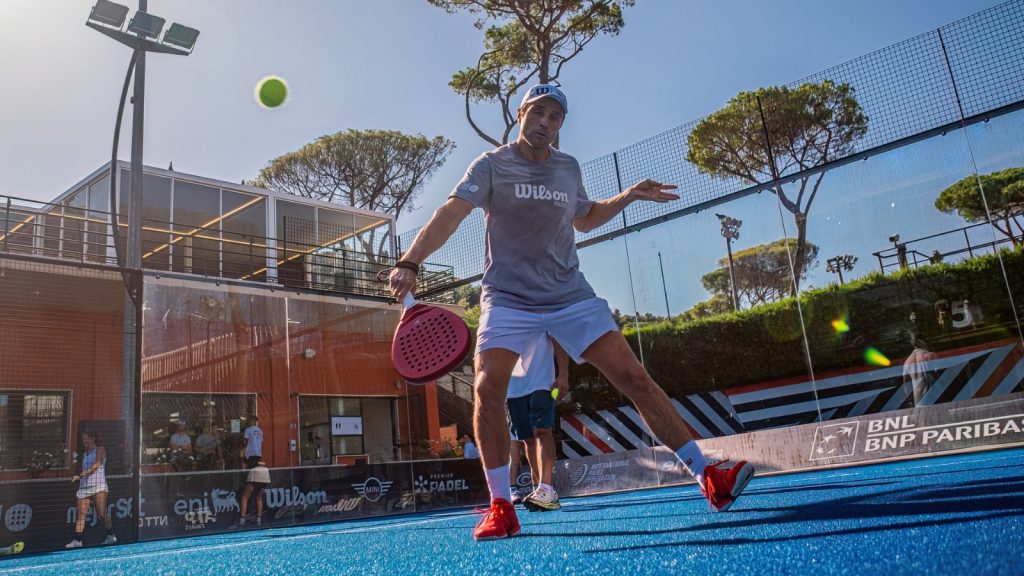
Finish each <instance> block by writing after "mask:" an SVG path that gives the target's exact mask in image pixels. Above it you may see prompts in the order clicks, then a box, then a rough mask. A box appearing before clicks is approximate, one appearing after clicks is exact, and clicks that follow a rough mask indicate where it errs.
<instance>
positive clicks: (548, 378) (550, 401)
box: [505, 334, 569, 511]
mask: <svg viewBox="0 0 1024 576" xmlns="http://www.w3.org/2000/svg"><path fill="white" fill-rule="evenodd" d="M540 338H541V340H540V341H539V342H538V343H537V344H536V346H537V349H536V352H535V354H537V357H538V358H544V357H548V358H550V357H552V356H554V360H549V361H547V362H542V361H537V362H534V363H533V364H532V366H530V371H529V372H528V373H527V374H525V375H524V376H512V378H511V379H510V380H509V385H508V399H507V400H506V401H505V405H506V410H507V412H508V421H509V433H510V434H511V439H512V443H513V446H515V445H516V444H519V443H522V444H523V445H524V446H525V448H526V460H527V461H528V462H529V463H530V477H531V479H532V482H533V485H534V486H535V487H536V488H535V489H534V490H533V491H532V492H530V493H529V494H528V495H524V496H523V497H522V498H521V499H522V501H523V505H525V506H526V508H527V509H528V510H532V511H543V510H558V509H559V508H561V503H560V502H559V501H558V493H557V492H555V489H554V487H553V486H552V485H551V481H552V476H553V474H554V470H555V435H554V430H553V429H554V425H555V397H554V396H552V393H551V392H552V390H554V389H555V388H556V387H557V388H558V389H559V394H560V395H561V394H563V393H564V392H566V391H567V390H568V383H569V378H568V370H569V357H568V356H567V355H566V354H565V352H564V351H563V350H562V349H561V348H560V347H559V346H558V344H557V343H554V342H552V341H551V339H550V338H549V337H548V336H547V334H543V335H541V336H540ZM517 456H518V451H517V450H515V449H513V450H512V459H513V461H514V459H515V458H516V457H517ZM513 463H514V462H513ZM515 468H516V466H513V469H515ZM510 479H511V480H512V481H513V483H514V481H515V473H513V474H511V475H510ZM514 491H515V487H513V492H514ZM514 499H515V494H514V493H513V500H514Z"/></svg>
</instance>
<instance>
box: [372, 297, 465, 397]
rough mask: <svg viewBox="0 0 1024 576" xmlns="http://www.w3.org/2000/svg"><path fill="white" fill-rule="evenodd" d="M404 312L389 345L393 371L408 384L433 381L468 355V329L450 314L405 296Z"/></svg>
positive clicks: (450, 312)
mask: <svg viewBox="0 0 1024 576" xmlns="http://www.w3.org/2000/svg"><path fill="white" fill-rule="evenodd" d="M402 304H403V305H404V306H405V311H404V312H402V320H401V321H400V322H399V323H398V329H396V330H395V339H394V341H393V342H392V343H391V361H392V363H394V366H395V371H396V372H398V375H399V376H401V377H402V378H405V379H406V380H407V381H408V382H409V383H410V384H426V383H427V382H432V381H434V380H437V379H438V378H439V377H441V376H443V375H445V374H447V373H448V372H449V371H450V370H451V369H453V368H455V367H456V366H458V365H459V364H460V363H461V362H462V360H463V359H464V358H465V357H466V353H467V352H469V344H470V338H469V327H468V326H466V323H465V322H463V321H462V318H459V316H458V315H457V314H455V313H454V312H452V311H450V310H445V309H444V308H441V307H438V306H429V305H427V304H421V303H419V302H416V300H415V299H414V298H413V297H412V294H406V295H405V300H404V301H403V302H402Z"/></svg>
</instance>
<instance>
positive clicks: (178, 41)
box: [164, 22, 199, 52]
mask: <svg viewBox="0 0 1024 576" xmlns="http://www.w3.org/2000/svg"><path fill="white" fill-rule="evenodd" d="M198 38H199V30H196V29H195V28H189V27H188V26H183V25H181V24H178V23H177V22H175V23H173V24H171V27H170V28H168V29H167V32H165V33H164V44H170V45H172V46H177V47H179V48H182V49H184V50H187V51H189V52H191V51H192V47H193V46H195V45H196V39H198Z"/></svg>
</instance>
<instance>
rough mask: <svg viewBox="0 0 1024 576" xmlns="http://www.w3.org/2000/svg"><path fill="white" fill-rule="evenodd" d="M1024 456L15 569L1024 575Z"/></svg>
mask: <svg viewBox="0 0 1024 576" xmlns="http://www.w3.org/2000/svg"><path fill="white" fill-rule="evenodd" d="M1022 516H1024V449H1014V450H1001V451H993V452H982V453H974V454H963V455H956V456H944V457H935V458H925V459H919V460H911V461H905V462H898V463H890V464H881V465H874V466H863V467H857V468H837V469H833V470H821V471H815V472H809V473H802V474H788V475H781V476H771V477H763V478H755V479H754V481H753V482H751V484H750V485H749V486H748V488H747V491H746V493H745V494H744V496H743V497H742V498H741V499H740V500H739V501H738V502H737V504H736V505H735V506H734V507H733V509H732V511H730V512H726V513H721V514H715V513H711V512H709V511H708V509H707V506H706V504H705V502H704V500H703V499H702V498H701V496H700V494H699V492H698V491H697V489H696V488H695V487H694V486H692V485H690V486H683V487H677V488H664V489H659V490H650V491H641V492H630V493H620V494H613V495H606V496H591V497H586V498H573V499H567V500H565V501H564V502H563V508H562V510H561V511H557V512H544V513H540V512H536V513H528V512H525V511H522V512H521V513H520V520H521V521H522V523H523V531H522V533H521V534H520V535H519V536H517V537H515V538H511V539H507V540H500V541H491V542H481V543H477V542H474V541H473V540H472V537H471V535H470V532H471V530H472V529H473V526H474V525H475V524H476V522H477V519H478V518H479V516H477V514H476V513H474V511H473V510H469V509H465V510H455V511H447V512H444V513H431V514H419V515H414V516H395V517H389V518H384V519H373V520H365V521H355V522H346V523H339V524H329V525H319V526H305V527H301V528H289V529H276V530H268V531H249V532H237V533H231V534H224V535H218V536H205V537H197V538H189V539H182V540H170V541H161V542H149V543H144V544H133V545H125V546H115V547H108V548H94V549H84V550H77V551H73V552H62V553H53V554H45V555H39V556H31V557H20V558H13V559H8V560H4V561H0V574H54V575H61V576H71V575H86V574H97V575H99V574H102V575H112V574H175V575H182V574H210V575H217V576H231V575H236V574H316V575H326V574H400V575H407V574H481V575H490V574H499V575H505V574H580V575H586V576H596V575H599V574H614V575H616V576H636V575H641V574H695V575H700V576H710V575H718V574H740V575H750V574H816V575H838V574H855V575H858V576H865V575H876V574H969V575H971V576H975V575H978V574H1024V534H1022V532H1024V521H1022Z"/></svg>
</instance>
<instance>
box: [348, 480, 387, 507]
mask: <svg viewBox="0 0 1024 576" xmlns="http://www.w3.org/2000/svg"><path fill="white" fill-rule="evenodd" d="M392 484H394V482H393V481H391V480H378V479H377V478H375V477H373V476H370V477H369V478H367V479H366V480H364V481H363V482H360V483H358V484H353V485H352V487H353V488H355V489H356V492H357V493H358V494H359V495H360V496H362V497H363V498H366V501H367V502H376V501H378V500H380V499H381V498H382V497H383V496H384V494H387V491H388V489H390V488H391V485H392Z"/></svg>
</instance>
